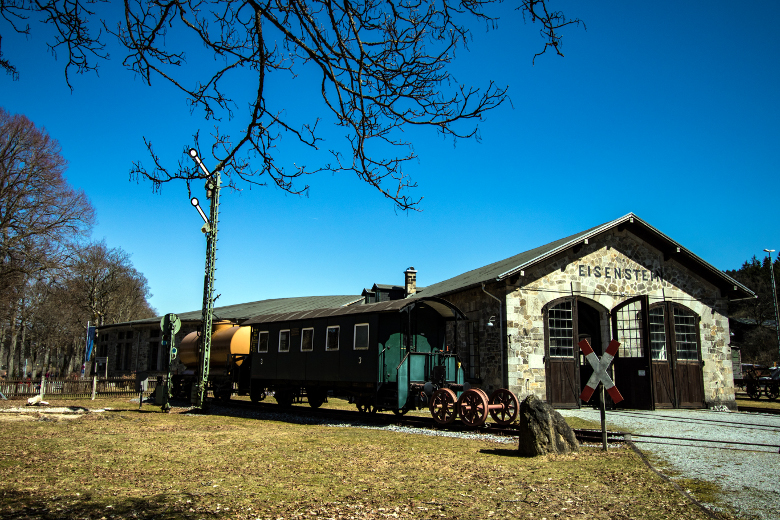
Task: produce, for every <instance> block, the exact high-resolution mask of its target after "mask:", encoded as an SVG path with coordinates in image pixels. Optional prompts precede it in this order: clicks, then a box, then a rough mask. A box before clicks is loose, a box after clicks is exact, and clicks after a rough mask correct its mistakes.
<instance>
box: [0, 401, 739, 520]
mask: <svg viewBox="0 0 780 520" xmlns="http://www.w3.org/2000/svg"><path fill="white" fill-rule="evenodd" d="M19 404H20V403H19V402H16V403H15V405H19ZM52 404H53V405H54V404H56V405H65V404H69V405H72V404H78V405H80V406H86V407H92V405H95V404H97V405H98V406H101V407H112V408H114V410H112V411H106V412H101V413H88V414H85V415H84V416H83V417H81V418H77V419H71V420H68V419H65V418H58V417H56V416H47V415H40V416H37V417H36V416H31V417H27V418H26V419H24V418H22V417H21V416H18V415H16V414H8V413H4V414H0V422H1V426H0V518H14V519H28V518H29V519H44V518H46V519H49V518H52V519H53V518H73V519H76V518H79V519H81V518H88V519H94V520H109V519H151V518H159V519H173V518H186V519H215V518H225V519H228V518H231V519H239V520H241V519H258V518H259V519H272V520H278V519H285V520H286V519H302V518H334V519H379V518H420V519H428V518H430V519H441V518H473V519H486V518H524V519H525V518H527V519H536V520H542V519H546V520H553V519H559V518H577V519H586V518H587V519H592V518H594V519H626V520H627V519H645V518H647V519H679V518H686V519H687V518H690V519H699V518H701V519H704V518H707V516H706V515H704V514H703V513H702V512H701V511H699V510H698V509H697V508H696V507H695V506H692V505H691V504H690V503H689V502H688V501H687V500H686V499H684V498H683V497H681V496H680V495H678V494H677V493H676V492H675V491H674V490H673V488H672V487H671V486H670V485H669V484H667V483H666V482H664V481H663V480H662V479H660V478H658V477H657V476H656V475H655V474H653V473H652V472H651V471H650V470H648V469H647V468H646V467H645V466H644V465H643V464H642V462H641V461H640V459H639V458H638V457H637V456H636V455H635V454H634V453H633V452H632V451H631V450H629V449H616V450H611V451H609V452H608V453H603V452H601V451H600V450H598V449H590V448H583V449H582V451H581V452H580V453H578V454H575V455H570V456H548V457H537V458H523V457H518V456H517V455H516V451H515V449H514V448H515V446H514V445H513V444H499V443H496V442H492V441H489V440H467V439H460V438H445V437H430V436H423V435H408V434H399V433H394V432H389V431H381V430H371V429H361V428H336V427H327V426H319V425H300V424H291V423H286V422H279V421H270V420H258V419H247V418H237V417H226V416H219V415H189V414H184V413H172V414H164V413H160V412H159V408H158V407H153V406H151V405H144V407H143V410H142V411H140V412H139V411H138V405H137V403H135V404H134V403H130V402H128V401H125V400H117V399H114V400H100V401H89V400H85V401H80V402H72V401H58V402H56V403H52ZM342 405H343V404H342V403H338V402H336V401H335V400H332V402H331V403H329V406H332V407H339V406H342ZM3 406H4V407H7V406H8V404H7V403H4V404H3ZM707 491H708V490H703V492H707ZM709 491H713V490H709ZM714 491H717V490H714ZM724 518H730V517H724Z"/></svg>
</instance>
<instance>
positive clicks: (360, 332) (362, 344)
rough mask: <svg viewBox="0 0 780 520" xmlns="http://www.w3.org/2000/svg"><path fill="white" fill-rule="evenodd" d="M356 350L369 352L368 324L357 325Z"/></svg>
mask: <svg viewBox="0 0 780 520" xmlns="http://www.w3.org/2000/svg"><path fill="white" fill-rule="evenodd" d="M354 348H355V350H368V323H358V324H356V325H355V345H354Z"/></svg>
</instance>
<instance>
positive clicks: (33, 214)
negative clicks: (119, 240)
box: [0, 108, 95, 291]
mask: <svg viewBox="0 0 780 520" xmlns="http://www.w3.org/2000/svg"><path fill="white" fill-rule="evenodd" d="M65 167H66V161H65V159H64V158H63V157H62V155H61V153H60V146H59V144H58V143H57V141H55V140H54V139H52V138H51V137H49V135H48V134H46V132H45V131H43V130H41V129H38V128H36V127H35V125H34V124H33V123H32V122H31V121H30V120H29V119H27V118H26V117H25V116H23V115H13V116H12V115H10V114H9V113H8V112H6V111H5V110H3V109H2V108H0V291H3V290H6V289H7V288H8V287H9V286H10V285H12V284H14V283H26V281H25V282H22V279H23V276H36V274H37V273H41V272H44V271H47V270H50V269H53V268H57V267H58V266H61V265H62V264H63V263H64V260H65V258H66V256H67V253H68V251H69V250H70V247H69V246H70V245H71V243H72V242H74V241H77V240H79V239H81V238H83V237H84V236H85V235H86V234H87V233H88V232H89V231H90V229H91V227H92V224H93V222H94V218H95V216H94V209H93V208H92V205H91V204H90V203H89V200H88V199H87V197H86V195H85V194H84V192H83V191H80V190H75V189H73V188H72V187H71V186H70V185H69V184H68V182H67V181H66V180H65V177H64V172H65Z"/></svg>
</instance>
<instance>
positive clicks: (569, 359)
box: [545, 298, 580, 408]
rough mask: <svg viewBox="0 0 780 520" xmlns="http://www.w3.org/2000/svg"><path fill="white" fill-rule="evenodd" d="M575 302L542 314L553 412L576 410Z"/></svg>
mask: <svg viewBox="0 0 780 520" xmlns="http://www.w3.org/2000/svg"><path fill="white" fill-rule="evenodd" d="M576 310H577V305H576V300H575V299H574V298H567V299H565V300H563V301H560V302H558V303H556V304H553V305H552V306H550V307H549V308H548V309H547V311H546V312H545V322H546V325H547V326H546V327H545V331H546V333H547V341H546V342H545V343H546V345H545V347H546V348H545V361H546V362H545V376H546V379H547V402H548V403H550V404H551V405H552V406H553V407H555V408H578V407H579V402H580V397H579V396H580V388H579V370H578V369H579V366H578V363H577V361H578V360H579V358H578V357H575V354H577V353H576V352H575V350H574V349H575V342H574V338H575V333H576V330H575V324H576V323H577V321H576Z"/></svg>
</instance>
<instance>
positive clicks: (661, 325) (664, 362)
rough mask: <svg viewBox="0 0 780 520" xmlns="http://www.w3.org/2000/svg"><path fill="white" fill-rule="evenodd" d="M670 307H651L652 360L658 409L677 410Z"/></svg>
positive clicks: (662, 304)
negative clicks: (670, 351) (671, 350)
mask: <svg viewBox="0 0 780 520" xmlns="http://www.w3.org/2000/svg"><path fill="white" fill-rule="evenodd" d="M667 315H668V306H667V305H666V304H665V303H658V304H655V305H653V306H651V307H650V312H649V321H650V327H649V328H650V360H651V363H652V385H653V388H654V389H655V406H656V407H657V408H676V407H677V398H676V396H675V391H674V378H673V377H672V366H671V356H670V354H669V350H670V348H671V345H670V341H669V339H670V336H671V335H670V333H669V331H670V329H669V320H668V319H667Z"/></svg>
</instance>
